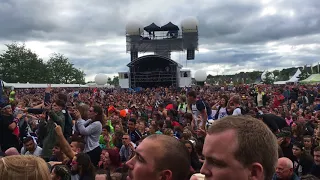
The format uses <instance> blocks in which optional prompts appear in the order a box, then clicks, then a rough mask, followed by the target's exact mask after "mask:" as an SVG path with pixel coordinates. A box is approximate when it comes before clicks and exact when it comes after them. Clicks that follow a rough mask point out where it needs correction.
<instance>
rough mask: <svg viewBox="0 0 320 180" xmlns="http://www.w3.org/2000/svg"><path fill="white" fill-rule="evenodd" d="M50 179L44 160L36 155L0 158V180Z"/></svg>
mask: <svg viewBox="0 0 320 180" xmlns="http://www.w3.org/2000/svg"><path fill="white" fill-rule="evenodd" d="M17 179H19V180H51V177H50V173H49V168H48V165H47V164H46V162H45V161H44V160H43V159H41V158H39V157H36V156H22V155H15V156H8V157H4V158H2V159H0V180H17Z"/></svg>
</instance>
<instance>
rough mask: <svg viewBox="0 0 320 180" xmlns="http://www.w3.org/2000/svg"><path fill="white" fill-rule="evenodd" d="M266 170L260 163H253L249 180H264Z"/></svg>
mask: <svg viewBox="0 0 320 180" xmlns="http://www.w3.org/2000/svg"><path fill="white" fill-rule="evenodd" d="M264 178H265V177H264V169H263V167H262V165H261V164H260V163H253V164H251V166H250V167H249V179H251V180H259V179H264Z"/></svg>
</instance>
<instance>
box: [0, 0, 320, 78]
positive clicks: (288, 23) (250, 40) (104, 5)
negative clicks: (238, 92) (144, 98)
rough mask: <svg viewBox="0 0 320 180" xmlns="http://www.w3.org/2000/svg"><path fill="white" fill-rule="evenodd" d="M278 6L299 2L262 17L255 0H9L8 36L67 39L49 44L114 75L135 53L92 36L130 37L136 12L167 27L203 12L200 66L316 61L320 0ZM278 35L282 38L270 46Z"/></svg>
mask: <svg viewBox="0 0 320 180" xmlns="http://www.w3.org/2000/svg"><path fill="white" fill-rule="evenodd" d="M154 4H155V5H154ZM270 6H274V7H275V8H277V10H279V11H281V10H286V9H292V10H294V11H295V16H293V17H288V16H285V15H282V14H275V15H270V16H264V17H260V13H261V12H262V10H263V8H264V6H263V5H262V4H261V3H260V1H255V0H252V1H248V0H223V1H219V0H217V1H209V0H207V1H205V0H202V1H200V0H193V1H192V0H189V1H187V3H186V2H185V1H183V0H176V1H173V2H170V3H168V2H166V1H164V0H163V1H161V0H159V1H157V2H151V1H148V0H139V2H137V1H129V0H121V1H111V0H82V1H59V0H55V1H49V0H2V1H1V2H0V23H1V24H2V26H1V28H0V42H8V41H30V40H35V41H40V42H47V41H64V42H66V44H64V45H59V46H56V45H52V46H48V48H50V49H52V50H54V52H58V53H62V54H65V55H66V56H67V57H69V58H70V60H71V61H72V62H73V63H74V64H75V66H76V67H79V68H81V69H83V70H84V71H85V73H86V74H87V75H93V74H96V73H99V72H101V73H106V74H113V73H116V72H118V71H125V70H127V67H126V65H127V64H128V63H129V61H130V57H129V55H128V54H127V55H124V53H126V52H125V46H124V45H123V47H122V45H119V44H118V45H117V43H114V44H113V43H110V44H106V45H101V46H92V47H90V46H86V45H87V44H88V43H89V42H94V41H104V40H109V39H110V38H113V39H114V38H120V39H122V40H123V41H124V39H125V25H126V23H127V22H128V21H130V20H132V19H136V20H140V21H141V22H142V23H143V25H148V24H150V23H152V22H155V23H156V24H158V25H160V26H161V25H164V24H165V23H167V22H168V21H172V22H173V23H176V24H177V25H179V24H180V21H181V20H182V19H184V18H185V17H187V16H190V15H191V16H196V17H197V18H198V19H199V23H200V24H199V30H200V32H199V38H200V40H199V42H200V45H201V47H202V48H206V49H208V50H210V51H209V52H207V53H197V54H196V60H194V61H188V66H191V67H193V68H194V69H199V68H203V67H207V66H209V65H212V64H219V65H221V66H223V67H224V66H226V67H227V66H228V67H229V66H230V67H231V69H230V70H226V71H228V72H237V71H239V70H245V69H260V70H261V69H266V68H269V67H271V66H273V67H279V68H280V67H288V66H292V64H297V65H303V64H306V63H316V62H317V60H318V59H320V53H319V51H318V48H319V46H320V11H318V9H319V8H320V1H319V0H306V1H301V0H290V2H289V1H284V0H274V1H272V4H270ZM271 41H272V42H274V45H272V46H266V43H268V42H271ZM311 44H313V45H314V47H312V46H310V45H311ZM281 45H286V46H292V47H293V51H292V52H288V53H282V52H280V53H278V52H276V50H277V49H278V48H279V47H280V46H281ZM295 46H296V47H297V48H295ZM183 57H184V58H183V59H185V54H183ZM177 61H181V59H179V58H178V60H177ZM291 62H294V63H291ZM180 63H181V62H180ZM182 64H185V61H183V63H182Z"/></svg>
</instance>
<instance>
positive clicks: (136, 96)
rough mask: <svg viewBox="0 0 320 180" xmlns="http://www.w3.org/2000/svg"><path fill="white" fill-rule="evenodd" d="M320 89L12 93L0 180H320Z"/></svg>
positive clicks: (1, 128)
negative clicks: (318, 179)
mask: <svg viewBox="0 0 320 180" xmlns="http://www.w3.org/2000/svg"><path fill="white" fill-rule="evenodd" d="M319 88H320V87H318V86H315V85H308V86H303V85H281V86H275V85H239V86H204V87H193V88H178V89H177V88H149V89H142V90H140V91H139V92H133V91H128V90H121V89H99V88H54V89H52V88H51V87H50V86H49V87H48V88H46V89H14V90H13V89H6V90H5V92H4V93H3V94H4V97H2V100H3V102H2V103H1V105H0V106H1V107H0V108H1V114H0V147H1V151H0V153H1V154H0V156H1V157H0V158H1V160H0V180H2V179H4V180H11V179H21V180H22V179H30V180H31V179H43V180H47V179H48V180H49V179H53V180H69V179H72V180H76V179H77V180H78V179H79V180H87V179H88V180H90V179H107V180H121V179H138V180H144V179H148V180H153V179H163V180H170V179H171V180H186V179H193V180H196V179H199V180H200V179H204V178H205V179H215V180H216V179H223V180H228V179H231V180H232V179H261V180H262V179H266V180H267V179H268V180H270V179H273V180H280V179H294V180H296V179H317V178H320V146H319V145H320V144H319V143H320V126H319V123H320V93H319V92H320V91H319V90H320V89H319ZM50 175H51V176H50Z"/></svg>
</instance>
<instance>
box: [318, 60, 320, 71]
mask: <svg viewBox="0 0 320 180" xmlns="http://www.w3.org/2000/svg"><path fill="white" fill-rule="evenodd" d="M319 70H320V64H319V62H318V74H319V73H320V71H319Z"/></svg>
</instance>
